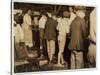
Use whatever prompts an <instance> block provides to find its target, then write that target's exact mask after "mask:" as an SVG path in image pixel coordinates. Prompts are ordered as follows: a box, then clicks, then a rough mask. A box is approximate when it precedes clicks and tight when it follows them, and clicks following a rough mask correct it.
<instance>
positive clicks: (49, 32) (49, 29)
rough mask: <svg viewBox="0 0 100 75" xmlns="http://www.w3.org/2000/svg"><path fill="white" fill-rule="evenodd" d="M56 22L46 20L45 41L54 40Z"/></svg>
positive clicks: (50, 19) (49, 19)
mask: <svg viewBox="0 0 100 75" xmlns="http://www.w3.org/2000/svg"><path fill="white" fill-rule="evenodd" d="M57 24H58V23H57V21H56V20H53V19H52V18H48V19H47V22H46V25H45V39H46V40H56V35H57V32H56V26H57Z"/></svg>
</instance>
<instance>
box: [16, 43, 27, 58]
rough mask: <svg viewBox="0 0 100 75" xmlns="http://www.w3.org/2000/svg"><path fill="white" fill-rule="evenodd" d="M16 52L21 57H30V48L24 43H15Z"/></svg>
mask: <svg viewBox="0 0 100 75" xmlns="http://www.w3.org/2000/svg"><path fill="white" fill-rule="evenodd" d="M15 50H16V51H15V52H16V54H17V57H18V58H19V59H24V58H27V57H28V50H27V47H26V46H25V44H24V43H22V42H21V43H18V44H15Z"/></svg>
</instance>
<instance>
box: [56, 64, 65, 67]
mask: <svg viewBox="0 0 100 75" xmlns="http://www.w3.org/2000/svg"><path fill="white" fill-rule="evenodd" d="M55 66H56V67H64V65H62V64H56V65H55Z"/></svg>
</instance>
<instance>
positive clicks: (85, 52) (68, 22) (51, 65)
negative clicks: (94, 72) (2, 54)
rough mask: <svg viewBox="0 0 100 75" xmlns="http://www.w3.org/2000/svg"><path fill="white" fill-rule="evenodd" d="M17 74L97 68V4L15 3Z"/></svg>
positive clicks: (14, 64)
mask: <svg viewBox="0 0 100 75" xmlns="http://www.w3.org/2000/svg"><path fill="white" fill-rule="evenodd" d="M11 65H12V71H13V72H14V73H26V72H41V71H60V70H78V69H90V68H96V7H95V6H83V5H70V4H69V5H68V4H67V5H66V4H63V5H62V4H49V3H34V2H32V3H31V2H12V64H11Z"/></svg>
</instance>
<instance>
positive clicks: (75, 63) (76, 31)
mask: <svg viewBox="0 0 100 75" xmlns="http://www.w3.org/2000/svg"><path fill="white" fill-rule="evenodd" d="M85 9H86V8H85V7H82V6H75V11H76V18H75V19H74V20H73V21H72V23H71V25H70V34H71V39H70V43H69V46H68V48H69V49H70V50H71V69H80V68H83V67H84V61H83V51H84V39H85V37H86V24H85V19H84V17H85Z"/></svg>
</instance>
